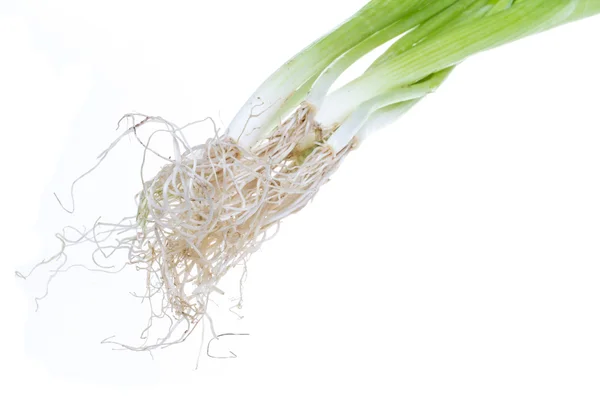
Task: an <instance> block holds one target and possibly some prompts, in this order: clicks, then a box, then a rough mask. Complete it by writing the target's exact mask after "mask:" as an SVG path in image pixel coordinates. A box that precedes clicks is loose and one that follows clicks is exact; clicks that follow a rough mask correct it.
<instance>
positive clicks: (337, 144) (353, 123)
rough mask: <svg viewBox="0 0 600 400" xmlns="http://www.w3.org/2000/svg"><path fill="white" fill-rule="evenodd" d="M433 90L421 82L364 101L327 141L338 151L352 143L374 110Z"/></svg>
mask: <svg viewBox="0 0 600 400" xmlns="http://www.w3.org/2000/svg"><path fill="white" fill-rule="evenodd" d="M432 90H433V87H432V86H431V85H430V84H428V83H421V84H417V85H414V86H411V87H402V88H398V89H392V90H390V91H388V92H386V93H384V94H382V95H381V96H377V97H375V98H373V99H371V100H369V101H366V102H364V103H362V104H361V105H360V106H358V107H357V108H356V110H354V111H353V112H352V113H351V114H350V116H349V117H348V118H347V119H345V120H344V122H343V123H342V124H341V125H340V127H339V128H338V129H337V130H336V131H335V132H334V133H333V135H331V137H330V138H329V139H328V140H327V143H328V144H329V145H330V146H331V147H332V148H333V150H334V151H335V152H336V153H337V152H338V151H340V150H342V149H343V148H344V147H346V146H347V145H348V143H350V141H351V140H352V138H353V137H354V136H355V135H356V134H357V133H358V132H359V130H360V129H361V127H362V126H363V125H364V124H365V122H367V120H368V118H369V116H370V115H371V114H372V113H373V112H374V111H376V110H378V109H380V108H382V107H385V106H388V105H390V104H395V103H399V102H403V101H408V100H414V99H419V98H421V97H423V96H426V95H427V94H429V93H431V91H432ZM325 126H327V125H325Z"/></svg>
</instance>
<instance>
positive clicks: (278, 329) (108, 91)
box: [0, 0, 600, 399]
mask: <svg viewBox="0 0 600 400" xmlns="http://www.w3.org/2000/svg"><path fill="white" fill-rule="evenodd" d="M362 4H363V0H351V1H343V2H340V1H333V0H304V1H302V2H289V1H267V0H254V1H251V2H250V1H222V2H207V1H198V0H194V1H192V0H172V1H169V2H166V1H149V0H145V1H141V0H119V1H112V0H110V1H108V0H105V1H102V2H100V1H75V0H53V1H44V0H19V1H16V0H8V2H7V0H3V1H1V2H0V52H1V54H2V61H1V63H0V115H1V116H2V130H1V133H0V135H2V136H1V137H2V142H1V143H2V150H3V151H2V157H0V162H1V163H2V165H1V169H0V173H1V174H2V176H1V177H0V182H1V184H2V187H1V192H0V193H2V196H1V197H0V201H1V202H2V203H1V207H2V208H1V209H2V211H3V213H2V216H3V217H2V230H1V233H0V235H1V236H2V239H1V242H0V243H1V248H2V249H3V251H2V254H3V256H4V257H3V261H4V262H3V266H4V268H3V271H2V276H3V277H2V279H1V283H2V286H3V288H2V290H1V295H0V296H2V304H3V309H4V310H5V311H6V312H7V314H6V315H3V318H2V323H1V324H2V329H1V330H0V332H1V334H2V335H3V336H4V335H6V338H4V339H3V351H2V356H1V357H0V359H1V360H2V361H1V362H0V365H2V366H3V367H4V368H6V371H4V372H2V376H3V378H2V379H1V381H2V382H3V383H2V393H3V394H2V395H3V396H6V398H11V399H29V398H40V397H43V398H62V399H72V398H91V399H95V398H102V399H105V398H113V399H121V398H128V399H131V398H135V399H137V398H146V399H153V398H166V396H168V398H170V399H177V398H224V399H229V398H266V399H271V398H273V399H275V398H277V399H279V398H345V397H356V398H406V399H446V398H457V399H458V398H460V399H506V398H511V399H550V398H552V399H575V398H576V399H597V398H599V396H600V382H599V381H598V376H599V374H600V341H599V340H598V338H599V337H600V290H599V286H600V251H599V249H600V157H599V153H600V122H599V121H598V106H599V104H600V102H599V100H598V94H599V93H600V77H599V76H598V73H597V72H598V71H599V70H600V56H599V55H598V51H597V46H598V38H599V37H600V20H599V19H598V18H595V19H590V20H587V21H583V22H580V23H577V24H572V25H569V26H565V27H561V28H559V29H556V30H554V31H552V32H548V33H545V34H543V35H539V36H536V37H533V38H529V39H527V40H523V41H521V42H519V43H513V44H511V45H510V46H507V47H504V48H501V49H497V50H495V51H492V52H488V53H485V54H481V55H478V56H476V57H473V58H472V59H470V60H468V61H467V62H465V63H464V64H463V65H461V66H460V67H459V68H458V69H457V70H456V71H455V73H453V75H452V76H451V77H450V79H449V80H448V81H447V83H445V84H444V86H443V87H442V88H440V90H439V91H438V92H437V93H435V94H434V95H432V96H430V97H429V98H428V99H427V100H426V101H424V102H422V103H421V104H420V105H419V106H418V107H417V108H415V109H414V110H413V111H412V112H411V113H410V114H409V115H407V116H406V117H405V118H403V119H402V120H401V121H399V122H398V123H396V124H395V125H393V126H392V127H390V128H389V129H386V130H385V131H382V132H380V133H378V134H377V135H375V136H374V137H372V138H370V139H369V141H368V142H366V143H365V144H364V145H363V146H361V147H360V148H359V149H358V151H356V152H355V153H354V154H352V155H351V156H350V157H348V159H347V160H346V163H345V164H344V165H343V166H342V168H341V169H340V170H339V171H338V172H337V173H336V176H335V177H334V179H333V181H332V182H331V183H329V184H328V185H326V187H324V188H323V190H322V191H321V193H320V194H319V195H318V196H317V198H316V200H315V201H314V202H313V203H312V204H310V205H309V206H308V207H307V208H306V209H304V210H303V211H302V213H301V214H299V215H297V216H293V217H291V218H289V219H288V220H286V221H285V222H284V224H283V227H282V230H281V232H280V234H279V235H278V236H277V237H276V239H275V240H273V241H272V242H270V243H268V244H266V245H265V246H264V247H263V249H262V250H261V251H260V252H259V253H258V254H256V255H255V256H254V257H253V258H252V260H251V262H250V265H249V276H248V280H247V281H246V285H245V287H246V290H245V292H244V294H245V307H244V310H243V314H244V315H245V318H244V319H243V320H241V321H233V322H232V317H231V316H228V315H227V313H224V314H223V315H222V317H221V322H220V323H221V325H219V321H217V329H218V331H219V333H222V332H238V333H250V336H247V337H237V338H233V339H231V340H230V341H229V342H228V343H227V350H230V349H231V350H233V349H235V350H234V351H235V352H236V354H237V355H238V358H237V359H228V360H213V359H209V358H208V357H206V356H202V357H201V359H200V367H199V369H198V370H194V366H195V361H196V356H197V354H198V345H199V341H198V340H197V338H195V339H193V340H190V342H189V343H185V344H183V345H181V346H178V347H176V348H175V347H174V348H170V349H168V350H165V351H163V352H159V353H157V354H155V360H154V361H152V360H151V358H150V357H149V355H148V354H140V353H132V352H118V351H112V350H111V347H110V346H108V345H101V344H100V341H101V340H102V339H104V338H106V337H107V336H111V335H113V334H118V335H125V336H127V335H129V334H136V333H138V332H139V328H140V327H142V326H143V324H144V318H145V314H144V312H145V309H144V308H143V307H142V306H140V305H139V304H138V303H137V302H136V301H135V300H134V299H133V298H131V297H130V296H129V295H128V292H129V291H131V290H132V286H131V285H134V286H135V285H139V284H140V279H143V277H142V276H141V275H137V274H135V273H133V272H126V273H124V274H121V275H101V276H100V275H98V274H91V273H89V272H86V271H83V270H72V271H70V272H69V273H68V274H64V275H62V276H59V277H58V278H57V279H56V280H55V281H54V282H53V284H52V286H51V287H50V290H51V292H50V295H49V297H48V298H46V299H45V301H44V302H42V304H41V308H40V310H39V312H37V313H33V298H34V297H35V296H36V295H39V294H40V293H41V292H43V282H44V279H45V278H46V277H47V275H46V274H47V271H41V272H40V273H39V275H35V276H34V277H33V278H32V279H31V280H30V281H27V282H23V281H20V280H19V281H17V280H16V279H15V277H14V270H15V269H21V270H26V269H27V268H28V267H29V266H31V265H32V264H34V263H35V262H36V261H38V260H39V259H41V258H43V257H45V256H48V255H50V254H51V253H52V252H53V251H54V250H56V242H55V240H54V239H53V237H52V234H53V232H55V231H57V230H59V229H60V228H61V227H62V226H64V225H66V224H75V225H77V226H81V225H83V224H88V226H89V224H90V223H92V222H93V221H94V219H95V218H96V217H97V216H99V215H105V213H108V214H110V213H115V216H116V215H119V214H118V213H124V214H127V215H128V214H130V213H131V210H132V207H133V200H132V198H133V197H132V196H133V194H134V193H135V192H137V190H138V187H137V186H136V184H137V182H138V181H137V171H138V170H137V163H138V162H139V159H138V158H136V157H134V154H137V153H134V150H133V149H134V148H135V144H134V143H133V142H126V143H124V145H123V146H122V147H120V148H118V149H117V150H116V151H115V152H114V153H113V154H111V156H110V157H109V158H108V159H107V163H106V164H105V165H104V166H103V167H102V168H101V169H100V170H98V171H97V173H95V174H93V175H92V176H90V177H88V179H87V180H85V181H84V182H83V183H82V184H81V186H79V187H78V188H77V191H76V201H78V204H79V206H80V208H79V209H78V213H76V215H75V216H70V215H68V214H66V213H64V212H63V211H62V210H61V209H60V208H59V206H58V205H57V203H56V201H55V199H54V197H53V195H52V193H53V192H57V193H58V194H59V195H60V196H61V198H65V199H67V200H68V190H69V184H70V182H71V181H72V180H73V179H74V178H75V177H77V176H78V175H79V174H80V173H81V172H83V171H84V170H85V169H86V168H88V167H89V166H91V165H93V163H94V160H95V156H96V155H97V154H98V153H99V152H100V151H101V150H103V149H104V148H105V147H106V146H107V145H108V144H109V143H110V141H111V140H112V139H113V138H114V137H115V136H116V134H117V132H116V131H115V126H116V121H117V120H118V119H119V118H120V116H121V115H122V114H124V113H126V112H130V111H139V112H144V113H147V114H154V115H161V116H163V117H165V118H168V119H169V120H171V121H174V122H177V123H180V124H183V123H185V122H189V121H192V120H196V119H199V118H201V117H205V116H212V117H214V118H216V119H222V120H223V121H225V122H227V121H228V120H229V118H231V116H232V115H233V114H234V112H235V111H236V109H237V107H239V106H241V104H242V103H243V101H244V100H245V99H246V98H247V96H248V95H249V94H250V93H251V92H252V91H253V90H254V88H255V87H256V86H258V84H259V83H260V82H261V81H262V79H264V78H265V77H266V76H268V75H269V73H270V72H272V71H273V70H274V69H275V68H276V67H277V66H278V65H280V64H281V63H283V62H284V61H285V60H286V59H287V58H288V57H290V56H292V55H293V54H294V53H295V52H297V51H298V50H300V49H301V48H302V47H303V46H305V45H306V44H308V43H309V42H310V41H312V40H313V39H315V38H316V37H318V36H319V35H321V34H323V33H325V32H326V31H328V30H329V29H330V28H332V27H333V26H334V25H335V24H337V23H339V22H341V21H342V20H343V18H346V17H348V16H349V15H351V13H352V12H353V11H355V10H356V9H357V8H359V7H360V6H361V5H362ZM206 135H208V133H206ZM232 295H233V294H232ZM142 396H143V397H142ZM217 396H218V397H217Z"/></svg>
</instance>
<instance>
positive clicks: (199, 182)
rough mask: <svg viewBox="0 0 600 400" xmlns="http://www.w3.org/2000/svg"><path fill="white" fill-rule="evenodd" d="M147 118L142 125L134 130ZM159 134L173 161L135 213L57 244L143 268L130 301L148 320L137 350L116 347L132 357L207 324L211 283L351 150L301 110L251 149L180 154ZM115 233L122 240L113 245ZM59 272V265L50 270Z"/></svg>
mask: <svg viewBox="0 0 600 400" xmlns="http://www.w3.org/2000/svg"><path fill="white" fill-rule="evenodd" d="M152 121H153V119H152V118H145V119H144V121H143V123H144V124H147V123H149V122H152ZM154 121H158V122H161V123H166V121H164V120H162V119H154ZM140 125H141V124H137V125H136V127H139V126H140ZM167 127H168V130H169V129H170V130H171V134H172V135H173V138H174V141H173V142H174V147H175V156H174V157H173V159H172V160H168V159H166V160H167V161H169V163H168V164H167V165H165V166H164V167H163V168H162V169H161V170H160V171H159V173H158V174H157V175H156V176H155V177H154V178H153V179H151V180H149V181H146V182H144V183H143V190H142V191H141V192H140V193H139V194H138V196H137V202H138V213H137V216H136V217H135V218H130V219H125V220H123V221H121V222H120V223H119V224H105V223H99V222H97V223H96V225H95V226H94V228H92V229H91V230H89V231H84V232H79V233H80V235H79V238H78V239H76V240H67V239H66V238H65V235H62V236H59V238H60V239H61V241H62V242H63V251H62V252H61V253H59V254H60V258H62V256H63V255H64V250H65V247H68V246H70V245H71V244H76V243H79V242H81V241H91V242H93V243H95V244H96V245H97V251H96V253H97V254H96V253H95V254H93V255H92V259H93V260H94V262H95V263H96V265H97V266H98V267H101V268H102V269H103V268H106V267H105V266H101V265H100V263H99V262H98V261H96V258H95V256H102V257H103V258H105V259H107V258H109V257H111V256H112V254H113V253H114V252H116V251H121V250H124V251H126V252H127V262H126V265H130V266H135V267H136V268H137V269H138V270H145V271H146V274H147V280H146V282H147V287H146V293H145V295H144V296H140V297H142V298H146V299H149V300H150V301H149V302H150V304H151V309H152V310H151V313H152V315H151V317H150V319H149V322H148V326H147V328H146V329H145V330H144V332H143V333H142V338H143V339H146V341H145V342H144V344H143V345H142V346H136V347H134V346H125V345H123V346H124V347H126V348H129V349H132V350H153V349H155V348H158V347H164V346H166V345H169V344H173V343H179V342H181V341H183V340H185V338H186V337H187V336H188V335H189V334H190V333H191V332H192V331H193V330H194V328H195V327H196V326H197V324H198V323H199V322H200V321H201V320H202V318H203V317H205V316H206V317H207V318H208V316H207V309H208V305H209V298H210V296H211V294H212V293H213V292H217V293H222V291H221V290H220V289H219V288H218V285H219V282H220V280H221V278H223V276H225V274H226V273H227V272H228V271H229V270H230V269H231V268H233V267H235V266H238V265H240V264H242V265H245V263H246V261H247V259H248V257H249V256H250V255H251V254H252V253H254V252H255V251H256V250H258V248H259V247H260V245H261V244H262V243H263V242H264V241H266V240H268V239H270V238H271V237H272V236H273V235H274V234H275V233H276V232H277V230H278V228H279V224H280V221H281V220H282V219H283V218H284V217H286V216H288V215H290V214H292V213H295V212H297V211H298V210H300V209H302V208H303V207H304V206H305V205H306V204H307V203H308V202H309V201H310V200H311V199H312V198H313V197H314V196H315V194H316V193H317V192H318V190H319V188H320V187H321V186H322V185H323V184H324V183H326V182H327V181H328V179H329V177H330V176H331V174H332V173H333V172H334V171H335V170H336V169H337V167H338V166H339V165H340V162H341V161H342V160H343V159H344V158H345V156H346V155H347V154H348V152H349V151H350V149H351V145H349V146H347V147H345V148H344V149H342V150H341V151H339V152H338V153H337V154H335V153H334V152H333V150H332V148H331V147H330V146H328V145H327V144H325V142H326V139H327V137H326V135H324V134H323V133H322V132H321V131H320V129H319V128H318V127H317V126H316V125H315V124H314V122H313V120H312V116H311V110H310V108H309V107H305V106H302V107H300V108H299V109H298V110H296V112H295V113H294V114H293V115H291V116H290V117H289V118H288V119H287V120H286V121H284V122H283V123H282V124H280V126H279V127H278V128H277V129H276V130H274V131H273V133H272V135H271V136H270V137H269V138H267V139H265V140H264V141H263V142H261V143H259V144H257V145H256V146H255V147H254V148H253V149H252V152H250V151H248V150H246V149H244V148H243V147H242V146H240V145H238V144H236V142H235V141H234V140H232V139H231V138H229V137H226V136H219V135H216V136H215V137H213V138H211V139H209V140H208V141H207V142H206V143H204V144H202V145H200V146H196V147H189V146H188V145H187V142H185V141H184V140H183V139H181V135H182V132H181V129H179V128H177V127H174V126H173V125H169V124H168V123H167ZM134 131H135V129H134ZM136 137H137V134H136ZM308 138H310V139H309V140H308ZM308 142H310V145H307V143H308ZM140 143H141V141H140ZM300 144H301V145H300ZM181 146H183V147H184V151H183V152H181V151H180V147H181ZM145 147H146V151H151V150H150V149H149V146H147V145H145ZM124 232H129V233H130V234H128V235H126V236H127V237H126V238H123V233H124ZM113 234H118V235H119V240H118V243H117V244H106V241H107V240H108V239H109V237H111V235H113ZM56 257H57V258H59V256H56ZM64 267H65V265H64V263H63V264H62V265H61V267H60V268H59V269H63V268H64ZM163 318H166V319H167V320H169V321H170V324H169V327H168V329H167V332H163V334H159V337H160V339H158V340H157V341H156V343H155V344H152V343H148V336H149V335H148V331H149V330H150V328H152V327H153V325H154V320H155V319H163ZM182 327H183V328H182ZM111 343H112V342H111Z"/></svg>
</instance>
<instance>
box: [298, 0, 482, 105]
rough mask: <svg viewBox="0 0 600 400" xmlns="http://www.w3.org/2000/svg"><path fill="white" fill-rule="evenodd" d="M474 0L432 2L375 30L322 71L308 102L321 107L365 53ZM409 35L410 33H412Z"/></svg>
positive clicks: (440, 0) (439, 0)
mask: <svg viewBox="0 0 600 400" xmlns="http://www.w3.org/2000/svg"><path fill="white" fill-rule="evenodd" d="M473 1H475V0H438V1H435V2H433V3H432V4H431V6H428V7H423V8H421V9H419V10H416V11H415V12H414V13H412V14H409V15H406V16H404V17H402V18H400V19H399V20H398V21H396V22H395V23H394V24H392V25H390V26H388V27H387V28H385V29H382V30H381V31H379V32H376V33H374V34H373V35H371V36H370V37H369V38H368V39H366V40H364V41H362V42H360V43H359V44H358V45H356V46H354V47H353V48H352V49H350V50H348V51H347V52H346V53H344V54H343V55H341V56H340V57H339V58H338V59H337V60H335V61H334V62H333V63H332V64H331V65H330V66H329V67H328V68H327V69H326V70H325V71H323V73H322V74H321V76H320V77H319V79H318V80H317V81H316V82H315V85H314V86H313V88H312V89H311V91H310V94H309V96H308V97H307V98H306V102H308V103H310V104H311V105H312V106H313V107H315V108H320V106H321V104H322V102H323V100H324V99H325V96H326V95H327V92H328V91H329V89H330V88H331V86H332V85H333V83H334V82H335V80H336V79H337V78H338V77H339V76H340V75H341V74H342V73H343V72H344V71H346V70H347V69H348V68H349V67H350V66H351V65H352V64H354V63H355V62H356V61H357V60H359V59H360V58H361V57H362V56H364V55H365V54H367V53H369V52H370V51H371V50H373V49H375V48H377V47H378V46H380V45H382V44H384V43H386V42H388V41H389V40H391V39H393V38H395V37H398V36H399V35H401V34H403V33H405V32H407V31H409V30H411V29H413V28H415V27H419V29H418V30H419V31H420V30H421V28H420V26H421V25H426V24H429V21H431V20H434V19H436V18H437V17H438V16H439V15H446V14H448V13H449V11H450V13H452V12H453V10H452V9H453V8H454V7H455V5H456V4H457V3H461V2H473ZM413 32H414V31H413ZM407 35H410V33H408V34H407ZM405 36H406V35H405Z"/></svg>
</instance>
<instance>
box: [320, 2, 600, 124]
mask: <svg viewBox="0 0 600 400" xmlns="http://www.w3.org/2000/svg"><path fill="white" fill-rule="evenodd" d="M598 1H599V0H591V1H588V3H589V4H592V3H593V4H596V3H597V2H598ZM581 5H582V4H581V3H580V2H578V1H577V0H571V1H565V0H522V1H520V2H517V3H516V4H515V5H513V6H512V7H511V8H509V9H507V10H504V11H500V12H497V13H495V14H493V15H490V16H486V17H484V18H481V19H477V20H475V21H468V22H467V23H461V24H459V25H457V26H455V27H453V28H450V29H449V30H447V31H446V30H445V31H444V33H443V35H437V36H435V37H432V38H430V39H429V40H427V41H425V42H423V43H422V44H420V45H419V46H416V47H414V48H411V49H410V50H407V51H405V52H404V53H401V54H399V55H398V56H396V57H393V58H390V59H388V60H387V61H386V62H384V63H382V64H380V65H378V66H376V67H375V68H373V69H371V70H369V71H367V72H366V73H365V74H364V75H362V76H361V77H359V78H357V79H356V80H354V81H352V82H350V83H349V84H347V85H346V86H344V87H342V88H341V89H339V90H337V91H336V92H334V93H332V94H331V95H330V96H328V98H327V100H326V101H325V103H324V104H323V107H322V109H321V111H320V114H321V115H322V116H323V117H322V118H323V119H324V120H327V121H331V120H332V119H338V120H343V119H344V118H345V116H346V115H348V114H349V113H350V112H352V110H354V109H356V107H358V105H360V104H361V103H363V102H364V101H367V100H368V99H371V98H373V97H376V96H378V95H379V94H380V93H382V92H384V91H386V90H388V89H389V88H390V87H393V86H399V85H400V86H401V85H410V84H411V83H413V82H416V81H418V80H421V79H423V78H425V77H426V76H428V75H430V74H432V73H434V72H436V71H440V70H442V69H445V68H448V67H450V66H453V65H456V64H457V63H459V62H461V61H462V60H464V59H465V58H467V57H468V56H470V55H472V54H475V53H478V52H480V51H483V50H487V49H490V48H494V47H497V46H500V45H502V44H505V43H508V42H511V41H514V40H517V39H520V38H523V37H525V36H528V35H531V34H534V33H537V32H540V31H542V30H545V29H549V28H551V27H554V26H557V25H560V24H562V23H566V22H569V21H570V19H569V18H572V17H573V13H574V12H576V11H577V12H579V14H578V17H579V18H582V17H583V16H584V14H585V13H587V14H585V15H591V13H593V12H595V11H596V12H597V10H596V9H597V8H598V7H596V8H585V7H581V8H580V6H581Z"/></svg>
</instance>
